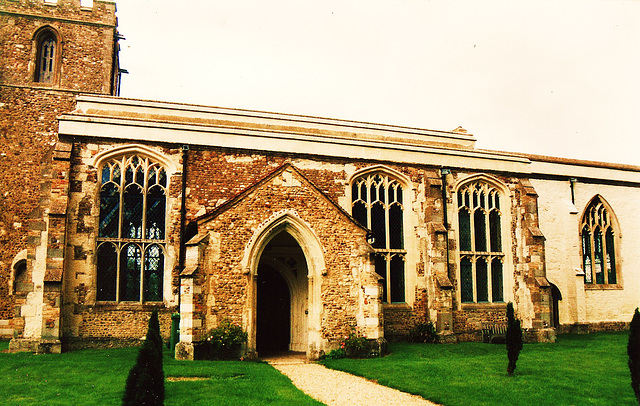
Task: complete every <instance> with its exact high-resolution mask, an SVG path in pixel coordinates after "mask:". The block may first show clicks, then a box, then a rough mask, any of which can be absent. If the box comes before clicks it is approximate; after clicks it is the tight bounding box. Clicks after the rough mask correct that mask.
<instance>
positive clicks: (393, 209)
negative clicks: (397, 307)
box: [351, 173, 405, 302]
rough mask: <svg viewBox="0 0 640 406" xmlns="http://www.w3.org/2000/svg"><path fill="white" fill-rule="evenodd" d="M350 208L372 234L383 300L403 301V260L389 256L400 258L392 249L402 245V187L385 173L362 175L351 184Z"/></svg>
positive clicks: (398, 253) (399, 254) (399, 247)
mask: <svg viewBox="0 0 640 406" xmlns="http://www.w3.org/2000/svg"><path fill="white" fill-rule="evenodd" d="M351 207H352V208H351V210H352V211H351V214H352V215H353V217H354V218H355V219H356V220H357V221H358V222H359V223H360V224H362V225H364V226H366V227H368V228H369V229H370V230H371V233H372V235H373V238H374V242H373V243H372V244H371V245H372V247H373V248H374V250H375V251H376V255H375V256H374V262H375V268H376V272H378V273H379V274H380V275H381V276H383V277H384V283H383V296H382V297H383V301H384V302H395V301H404V283H405V280H404V278H405V276H404V263H403V262H402V263H400V262H398V261H399V260H398V259H395V260H394V259H392V258H401V257H402V255H403V253H401V252H397V251H395V250H402V249H403V248H404V224H403V221H404V208H403V207H402V187H401V186H400V185H399V184H398V182H397V181H396V180H394V179H392V178H389V177H388V176H386V175H381V174H377V173H374V174H369V175H364V176H362V177H360V178H358V179H355V180H354V181H353V184H352V185H351ZM392 251H393V252H392ZM400 261H401V260H400ZM392 262H393V264H392Z"/></svg>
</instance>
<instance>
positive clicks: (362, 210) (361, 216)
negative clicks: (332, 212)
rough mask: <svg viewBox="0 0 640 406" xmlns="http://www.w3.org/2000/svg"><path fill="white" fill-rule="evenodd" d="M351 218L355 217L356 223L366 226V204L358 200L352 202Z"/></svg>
mask: <svg viewBox="0 0 640 406" xmlns="http://www.w3.org/2000/svg"><path fill="white" fill-rule="evenodd" d="M352 213H353V218H355V219H356V220H357V221H358V223H360V224H362V225H363V226H365V227H367V206H365V204H364V202H362V201H358V202H355V203H354V204H353V211H352Z"/></svg>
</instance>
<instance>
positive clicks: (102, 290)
mask: <svg viewBox="0 0 640 406" xmlns="http://www.w3.org/2000/svg"><path fill="white" fill-rule="evenodd" d="M97 256H98V269H97V272H98V278H97V279H98V286H97V288H98V289H97V292H96V299H97V300H110V301H111V300H116V283H117V272H118V253H117V251H116V247H115V245H113V244H111V243H104V244H102V245H100V247H98V255H97Z"/></svg>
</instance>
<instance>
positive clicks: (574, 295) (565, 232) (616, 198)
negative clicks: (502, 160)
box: [531, 179, 640, 324]
mask: <svg viewBox="0 0 640 406" xmlns="http://www.w3.org/2000/svg"><path fill="white" fill-rule="evenodd" d="M531 183H532V184H533V186H534V187H535V189H536V191H537V192H538V195H539V197H538V210H539V216H540V229H541V231H542V232H543V234H544V236H545V237H546V262H547V278H548V280H549V281H550V282H551V283H553V284H555V285H556V286H557V287H558V288H559V289H560V292H561V294H562V300H561V301H560V302H559V310H560V324H573V323H598V322H609V321H624V322H629V321H630V320H631V317H632V316H633V311H634V310H635V308H636V307H640V255H638V254H639V252H640V187H633V186H614V185H603V184H594V183H586V182H580V181H578V182H576V183H575V185H574V196H575V205H574V204H572V202H571V185H570V182H569V180H568V179H567V180H566V181H557V180H535V179H532V181H531ZM598 194H599V195H600V196H602V197H603V198H604V200H606V201H607V203H608V204H609V205H610V206H611V208H612V209H613V214H615V216H616V217H617V219H618V223H619V225H620V230H618V231H619V232H620V234H621V241H620V250H619V256H618V258H617V264H616V265H617V268H618V270H619V271H618V278H619V280H618V284H619V285H620V286H621V289H598V288H595V289H585V285H584V279H583V276H582V275H581V274H580V273H581V272H582V260H581V254H580V249H581V248H580V243H581V242H580V234H579V224H580V221H581V217H582V214H583V213H584V210H585V207H586V206H587V205H588V204H589V202H590V201H591V199H592V198H593V197H594V196H596V195H598ZM596 286H597V285H596Z"/></svg>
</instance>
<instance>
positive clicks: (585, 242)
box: [582, 227, 593, 283]
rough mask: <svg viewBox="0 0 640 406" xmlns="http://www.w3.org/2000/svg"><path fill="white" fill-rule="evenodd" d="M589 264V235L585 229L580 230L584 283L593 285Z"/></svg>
mask: <svg viewBox="0 0 640 406" xmlns="http://www.w3.org/2000/svg"><path fill="white" fill-rule="evenodd" d="M591 262H592V261H591V234H590V233H589V230H588V229H587V228H586V227H585V228H584V229H583V230H582V266H583V269H584V283H593V273H592V270H591Z"/></svg>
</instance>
